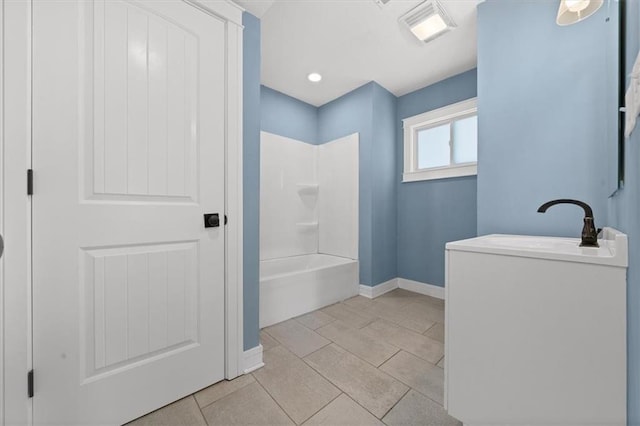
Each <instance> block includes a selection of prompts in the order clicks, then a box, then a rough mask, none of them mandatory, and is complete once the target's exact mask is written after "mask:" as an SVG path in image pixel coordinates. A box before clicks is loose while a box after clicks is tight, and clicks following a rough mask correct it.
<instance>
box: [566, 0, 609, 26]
mask: <svg viewBox="0 0 640 426" xmlns="http://www.w3.org/2000/svg"><path fill="white" fill-rule="evenodd" d="M603 3H604V0H560V8H559V9H558V17H557V18H556V23H557V24H558V25H562V26H564V25H571V24H575V23H576V22H580V21H582V20H583V19H587V18H588V17H589V16H591V15H593V14H594V13H595V12H596V11H597V10H598V9H600V7H602V4H603Z"/></svg>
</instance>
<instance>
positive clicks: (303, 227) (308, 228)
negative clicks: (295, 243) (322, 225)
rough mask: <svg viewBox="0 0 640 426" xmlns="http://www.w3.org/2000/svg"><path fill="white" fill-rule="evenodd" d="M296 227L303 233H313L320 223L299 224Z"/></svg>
mask: <svg viewBox="0 0 640 426" xmlns="http://www.w3.org/2000/svg"><path fill="white" fill-rule="evenodd" d="M296 226H297V227H298V228H300V229H301V230H302V231H312V230H314V229H317V228H318V222H298V223H296Z"/></svg>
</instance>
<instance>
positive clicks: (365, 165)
mask: <svg viewBox="0 0 640 426" xmlns="http://www.w3.org/2000/svg"><path fill="white" fill-rule="evenodd" d="M373 85H374V84H373V83H369V84H366V85H364V86H362V87H359V88H357V89H356V90H354V91H352V92H350V93H347V94H346V95H344V96H341V97H340V98H338V99H336V100H334V101H331V102H329V103H327V104H324V105H322V106H321V107H320V108H318V141H319V142H320V143H326V142H330V141H332V140H334V139H338V138H341V137H343V136H347V135H351V134H353V133H359V137H360V142H359V143H360V158H359V159H360V172H359V173H360V204H359V212H360V213H359V215H360V216H359V251H358V259H359V262H360V283H361V284H365V285H373V284H372V282H373V274H372V266H371V265H372V256H373V250H372V235H371V228H372V225H371V224H372V217H371V212H372V210H373V204H372V199H371V179H370V177H371V174H372V169H371V150H370V149H368V147H369V146H370V145H371V140H372V134H373V124H372V123H373V106H372V105H373Z"/></svg>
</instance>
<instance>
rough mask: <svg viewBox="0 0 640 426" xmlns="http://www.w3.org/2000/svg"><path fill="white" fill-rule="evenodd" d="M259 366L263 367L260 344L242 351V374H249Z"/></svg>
mask: <svg viewBox="0 0 640 426" xmlns="http://www.w3.org/2000/svg"><path fill="white" fill-rule="evenodd" d="M261 367H264V362H262V345H258V346H256V347H255V348H251V349H249V350H247V351H244V355H243V362H242V368H243V370H244V374H249V373H251V372H252V371H255V370H257V369H258V368H261Z"/></svg>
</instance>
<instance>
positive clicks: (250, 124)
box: [242, 12, 260, 350]
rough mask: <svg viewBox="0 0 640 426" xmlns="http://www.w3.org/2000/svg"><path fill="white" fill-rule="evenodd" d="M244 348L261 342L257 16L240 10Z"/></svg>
mask: <svg viewBox="0 0 640 426" xmlns="http://www.w3.org/2000/svg"><path fill="white" fill-rule="evenodd" d="M242 24H243V25H244V38H243V54H242V60H243V62H244V69H243V79H242V80H243V85H244V87H243V97H242V102H243V108H244V110H243V122H242V126H243V127H242V131H243V138H244V140H243V145H242V150H243V151H242V158H243V160H242V161H243V175H242V178H243V197H242V200H243V203H244V206H243V207H244V226H243V244H244V260H243V262H244V263H243V274H244V295H243V301H244V316H243V318H244V321H243V324H244V349H245V350H247V349H251V348H253V347H255V346H258V345H259V344H260V327H259V317H258V313H259V308H260V288H259V268H260V266H259V265H260V263H259V261H260V20H258V18H256V17H255V16H253V15H251V14H249V13H246V12H245V13H243V14H242Z"/></svg>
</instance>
